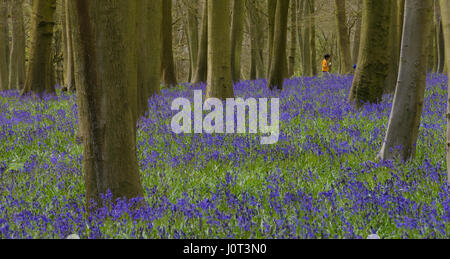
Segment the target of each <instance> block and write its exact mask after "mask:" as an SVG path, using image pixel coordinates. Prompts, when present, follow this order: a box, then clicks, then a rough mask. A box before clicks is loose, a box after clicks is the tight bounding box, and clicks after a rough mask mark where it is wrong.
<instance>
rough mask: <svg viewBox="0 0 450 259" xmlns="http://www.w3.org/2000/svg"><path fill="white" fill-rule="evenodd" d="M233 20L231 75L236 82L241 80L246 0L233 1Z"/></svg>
mask: <svg viewBox="0 0 450 259" xmlns="http://www.w3.org/2000/svg"><path fill="white" fill-rule="evenodd" d="M232 4H233V15H232V20H231V74H232V79H233V81H234V82H237V81H239V80H240V79H241V54H242V43H243V40H244V16H245V5H244V4H245V0H233V1H232Z"/></svg>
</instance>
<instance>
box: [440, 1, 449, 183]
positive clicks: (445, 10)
mask: <svg viewBox="0 0 450 259" xmlns="http://www.w3.org/2000/svg"><path fill="white" fill-rule="evenodd" d="M440 7H441V15H442V28H443V31H444V42H445V58H446V60H447V64H449V63H450V3H449V2H448V1H447V0H440ZM449 76H450V75H449ZM447 100H448V101H447V145H446V150H447V172H448V177H447V182H448V183H450V85H449V87H448V99H447Z"/></svg>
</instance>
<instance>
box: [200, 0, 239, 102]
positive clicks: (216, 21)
mask: <svg viewBox="0 0 450 259" xmlns="http://www.w3.org/2000/svg"><path fill="white" fill-rule="evenodd" d="M230 61H231V39H230V0H220V1H215V0H212V1H211V0H210V1H208V87H207V90H206V96H207V98H218V99H222V100H225V99H226V98H234V89H233V82H232V80H231V62H230Z"/></svg>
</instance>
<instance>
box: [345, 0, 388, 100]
mask: <svg viewBox="0 0 450 259" xmlns="http://www.w3.org/2000/svg"><path fill="white" fill-rule="evenodd" d="M390 3H391V0H364V8H363V21H362V28H361V30H362V31H361V46H360V51H359V58H358V67H357V69H356V74H355V78H354V80H353V85H352V89H351V92H350V97H349V101H350V102H351V103H354V104H355V105H356V106H361V105H362V104H364V103H367V102H369V103H377V102H379V101H381V99H382V97H383V92H384V89H385V83H386V78H387V74H388V72H389V61H390V59H389V24H390V19H389V18H390V14H391V12H390V11H391V4H390Z"/></svg>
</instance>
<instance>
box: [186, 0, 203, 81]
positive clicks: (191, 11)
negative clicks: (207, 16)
mask: <svg viewBox="0 0 450 259" xmlns="http://www.w3.org/2000/svg"><path fill="white" fill-rule="evenodd" d="M199 3H200V1H198V0H196V1H192V0H190V1H186V2H185V7H186V9H187V19H186V20H187V21H186V24H187V36H188V46H189V58H190V64H191V66H190V76H189V77H190V81H191V80H192V79H193V77H194V73H195V66H196V64H197V58H198V49H199V39H198V19H197V14H198V9H197V7H198V5H199Z"/></svg>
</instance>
